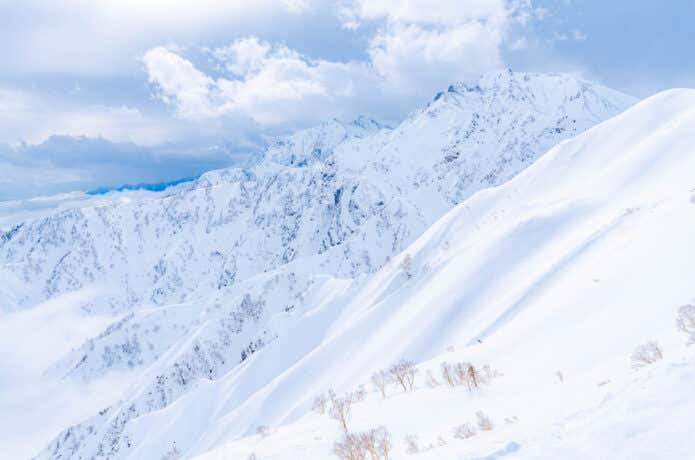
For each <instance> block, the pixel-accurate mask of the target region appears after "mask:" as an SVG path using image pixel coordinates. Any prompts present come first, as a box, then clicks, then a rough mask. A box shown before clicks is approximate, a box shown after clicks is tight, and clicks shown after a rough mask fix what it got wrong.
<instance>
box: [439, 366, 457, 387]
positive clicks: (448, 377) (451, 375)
mask: <svg viewBox="0 0 695 460" xmlns="http://www.w3.org/2000/svg"><path fill="white" fill-rule="evenodd" d="M441 370H442V378H443V379H444V381H445V382H446V383H448V384H449V386H452V387H454V386H456V385H457V381H456V373H455V372H454V368H453V367H452V366H451V364H449V363H447V362H446V361H444V362H443V363H442V365H441Z"/></svg>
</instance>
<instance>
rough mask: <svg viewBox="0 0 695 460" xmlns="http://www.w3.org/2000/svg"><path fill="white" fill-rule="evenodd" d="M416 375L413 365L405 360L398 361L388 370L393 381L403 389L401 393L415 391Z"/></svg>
mask: <svg viewBox="0 0 695 460" xmlns="http://www.w3.org/2000/svg"><path fill="white" fill-rule="evenodd" d="M416 373H417V369H416V368H415V363H413V362H412V361H407V360H405V359H402V360H400V361H399V362H397V363H396V364H394V365H393V366H391V367H390V368H389V374H390V375H391V378H392V379H393V381H394V382H396V383H398V384H399V385H400V386H401V387H403V391H406V392H407V391H412V390H414V389H415V374H416Z"/></svg>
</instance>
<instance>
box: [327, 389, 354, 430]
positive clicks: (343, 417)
mask: <svg viewBox="0 0 695 460" xmlns="http://www.w3.org/2000/svg"><path fill="white" fill-rule="evenodd" d="M353 399H354V397H353V395H352V394H351V393H347V394H346V395H345V396H342V397H337V396H335V393H332V394H331V407H330V409H329V411H328V415H330V416H331V418H334V419H336V420H337V421H338V423H340V427H341V428H342V429H343V432H345V433H347V432H348V425H347V424H348V420H350V415H351V412H352V401H353Z"/></svg>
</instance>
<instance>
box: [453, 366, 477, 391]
mask: <svg viewBox="0 0 695 460" xmlns="http://www.w3.org/2000/svg"><path fill="white" fill-rule="evenodd" d="M455 370H456V377H457V378H458V381H459V382H461V383H465V384H466V385H468V389H469V390H474V389H476V388H478V386H480V380H481V375H480V373H479V372H478V370H477V369H476V368H475V366H473V365H472V364H471V363H457V364H456V368H455Z"/></svg>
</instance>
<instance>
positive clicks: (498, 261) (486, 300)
mask: <svg viewBox="0 0 695 460" xmlns="http://www.w3.org/2000/svg"><path fill="white" fill-rule="evenodd" d="M693 127H695V91H694V90H673V91H668V92H664V93H661V94H658V95H656V96H654V97H652V98H649V99H648V100H645V101H643V102H641V103H640V104H638V105H636V106H635V107H633V108H631V109H629V110H628V111H626V112H625V113H624V114H621V115H619V116H617V117H615V118H614V119H611V120H609V121H607V122H605V123H603V124H601V125H599V126H597V127H596V128H593V129H591V130H589V131H588V132H586V133H584V134H582V135H580V136H578V137H577V138H575V139H573V140H571V141H568V142H565V143H562V144H561V145H559V146H557V147H555V148H554V149H552V150H551V151H550V152H549V153H548V154H546V155H545V156H544V157H543V158H542V159H540V160H539V161H538V162H537V163H536V164H535V165H533V166H532V167H530V168H529V169H528V170H526V171H525V172H523V173H522V174H520V175H519V176H518V177H516V178H514V179H512V180H511V181H510V182H509V183H507V184H505V185H502V186H500V187H497V188H493V189H489V190H485V191H482V192H479V193H478V194H476V195H474V196H473V197H472V198H471V199H469V200H467V201H466V202H464V203H462V204H461V205H459V206H457V207H456V208H455V209H454V210H452V211H451V212H450V213H448V214H447V215H446V216H445V217H444V218H442V219H440V220H439V221H438V222H437V223H436V224H435V225H433V226H432V227H431V228H430V229H429V230H428V231H427V232H425V234H424V235H423V236H422V237H420V238H419V239H418V240H417V241H415V242H414V243H413V244H412V245H411V246H410V247H409V248H408V249H406V251H405V252H404V253H403V254H402V255H401V256H399V258H397V259H394V260H393V262H392V263H391V264H389V265H387V266H386V267H384V268H383V269H382V270H380V271H379V272H378V273H377V274H375V275H374V277H373V278H371V279H370V280H368V281H366V282H365V283H364V285H362V286H361V287H360V288H359V289H358V290H357V292H351V293H349V294H348V295H346V296H345V298H344V304H343V305H340V306H337V307H333V308H336V309H338V310H340V312H341V320H340V321H339V322H336V323H334V324H332V325H331V326H328V327H327V328H326V330H328V331H329V332H328V333H326V335H325V337H324V339H323V340H322V341H321V343H320V345H318V346H316V347H314V348H313V349H311V350H309V351H306V352H304V353H302V356H303V357H302V358H301V359H299V360H298V361H295V362H293V364H292V365H291V367H289V368H288V369H287V370H286V371H285V372H283V373H282V374H278V376H277V377H276V378H275V379H273V380H272V381H271V382H269V383H268V384H267V385H265V386H264V387H262V388H260V389H258V390H257V391H256V392H255V393H254V394H253V395H252V396H251V397H250V398H248V400H246V401H245V402H244V404H243V405H242V406H241V407H239V408H236V409H232V408H231V406H229V405H227V404H225V402H226V401H228V400H229V399H230V398H231V397H233V396H232V395H230V392H231V393H234V392H236V391H237V385H242V382H245V381H257V379H258V378H259V377H260V376H261V375H262V372H263V369H264V368H265V367H266V363H267V362H268V361H274V360H279V359H283V358H285V359H287V356H288V354H289V353H290V352H291V350H292V349H293V347H296V345H294V341H297V340H298V338H299V337H302V336H303V335H304V334H306V333H307V330H306V329H303V328H302V327H298V328H297V329H296V330H295V331H294V333H288V334H285V335H283V337H281V338H280V339H278V341H277V342H275V343H273V344H272V345H270V346H269V347H267V348H266V349H265V350H264V351H263V353H262V355H259V356H257V357H254V358H253V359H252V361H250V362H249V363H248V364H247V365H245V366H244V368H243V369H242V370H241V375H229V376H226V377H224V378H223V379H221V380H220V381H218V382H214V383H213V384H212V385H210V386H206V387H205V388H201V389H200V391H199V392H192V393H190V394H188V395H186V396H185V397H184V398H182V400H181V401H180V403H179V404H177V405H175V406H172V407H170V408H167V409H166V410H164V411H161V412H159V413H155V414H151V415H150V416H148V417H151V419H152V422H151V423H152V424H153V423H155V420H156V421H158V422H159V423H164V421H167V422H168V426H167V428H166V430H164V431H165V433H162V432H159V433H158V434H159V435H160V437H159V439H158V438H157V436H153V435H152V433H147V434H145V436H144V437H143V438H142V439H141V440H142V442H144V444H142V445H141V446H140V447H139V450H136V451H135V455H134V458H144V457H139V455H142V454H141V452H145V451H147V450H148V449H158V448H161V447H163V445H162V439H169V440H172V439H176V440H177V446H178V447H177V449H179V448H180V450H181V453H182V454H184V455H185V456H187V457H188V456H191V455H193V456H194V457H195V458H200V459H201V460H203V459H204V460H215V459H224V458H232V457H233V458H258V459H286V458H302V459H321V458H329V457H330V456H331V455H332V453H333V451H334V448H335V447H339V449H340V448H341V446H342V444H340V443H341V442H343V443H344V442H345V441H347V440H348V439H347V438H345V437H344V435H343V430H342V428H341V424H342V423H341V422H340V421H339V420H335V419H333V418H332V417H330V416H329V415H330V413H329V410H330V405H331V403H327V405H328V408H327V409H326V413H323V414H321V413H320V412H321V411H320V410H318V411H317V412H319V413H311V412H309V407H311V406H312V401H313V398H315V397H316V396H317V395H319V394H320V393H321V392H325V391H327V390H328V389H329V388H330V389H334V390H335V391H336V392H337V399H338V400H340V398H341V397H343V395H345V394H346V393H347V394H350V395H351V398H350V400H351V401H353V404H352V405H351V409H352V410H351V415H350V416H349V417H348V419H347V420H348V421H347V426H348V431H349V432H350V433H354V434H357V435H359V434H363V435H364V434H367V435H368V434H370V433H374V432H372V431H371V430H374V429H377V430H378V429H379V427H384V428H385V430H386V431H387V432H388V435H389V436H388V439H390V441H391V451H390V457H389V458H414V459H415V458H417V459H420V458H422V459H441V458H503V457H506V456H508V457H509V458H515V459H516V458H519V459H536V458H577V459H580V458H597V459H603V458H605V459H609V458H610V459H614V458H625V459H628V458H629V459H654V458H675V459H686V458H690V457H691V456H692V446H691V445H690V443H689V437H690V434H689V431H690V430H689V427H690V426H691V424H692V422H693V421H694V420H695V419H694V418H693V417H694V415H693V414H695V399H693V398H692V381H693V378H694V377H695V350H694V349H693V348H692V347H689V346H688V345H689V344H692V343H693V336H694V335H695V307H693V306H692V304H693V303H695V288H694V287H693V285H692V282H691V279H692V277H691V276H688V273H692V272H693V270H694V269H695V267H694V266H693V260H692V255H693V254H695V240H693V237H692V236H693V235H695V139H694V137H693V134H692V133H693V132H694V130H693ZM404 261H406V262H404ZM326 309H331V307H330V306H329V307H326ZM317 314H319V313H318V312H313V313H312V315H317ZM300 324H301V323H300ZM403 357H407V358H409V359H412V360H415V361H416V362H420V364H419V365H418V366H417V369H418V370H419V372H418V373H417V374H416V379H415V385H414V389H413V390H411V389H410V388H409V387H408V388H402V387H401V388H399V387H398V385H394V384H391V385H390V386H389V389H388V392H387V394H386V397H383V396H382V395H381V394H380V392H379V390H378V387H377V388H375V387H373V386H372V385H371V384H370V376H371V374H372V373H373V372H378V371H379V370H380V369H388V368H389V366H391V365H392V364H393V363H396V362H398V361H399V360H400V359H402V358H403ZM443 362H448V363H456V362H466V363H467V362H473V363H476V364H483V363H491V364H492V369H494V371H499V373H500V374H501V375H496V376H494V377H493V378H490V379H488V380H489V381H488V382H487V383H484V384H481V385H480V386H479V387H477V388H473V389H472V391H471V389H469V388H468V387H467V386H465V385H464V386H461V385H455V386H451V385H449V384H447V383H446V377H445V374H444V373H441V366H442V363H443ZM494 371H492V372H493V373H494ZM435 380H436V382H435ZM360 384H364V385H366V388H367V392H366V394H361V390H360ZM201 400H205V401H208V402H209V405H210V407H211V410H209V411H202V412H200V411H196V412H195V415H196V417H199V418H198V420H206V423H205V424H206V429H205V431H206V433H205V434H204V435H203V437H202V440H198V441H196V442H194V443H192V444H187V443H186V440H187V436H189V434H190V429H191V428H190V424H186V423H185V422H183V421H184V420H185V419H186V416H187V414H192V413H193V412H192V408H193V407H194V405H196V404H198V403H199V402H200V401H201ZM212 401H216V403H214V402H212ZM218 404H219V405H218ZM220 407H222V409H220ZM250 413H263V414H265V415H264V417H262V418H256V419H255V420H256V421H257V423H258V424H259V426H261V429H260V430H258V431H259V432H258V434H253V432H252V431H251V430H249V429H247V428H245V426H246V422H245V420H244V419H245V416H246V415H247V414H250ZM480 413H482V415H480ZM209 417H211V418H214V419H215V422H214V423H213V424H210V423H209V420H210V419H209ZM481 417H482V418H483V423H482V425H480V427H478V426H477V425H478V424H480V423H481ZM485 420H488V421H490V422H491V424H488V423H487V422H485ZM177 421H180V422H177ZM288 422H290V423H288ZM193 425H195V423H194V424H193ZM211 425H212V426H213V428H212V429H211V428H210V426H211ZM482 427H485V429H483V428H482ZM490 427H491V428H492V429H487V428H490ZM244 433H246V436H243V434H244ZM378 433H382V434H378ZM240 435H242V436H240ZM237 436H240V437H239V438H238V439H236V440H234V439H235V438H237ZM374 436H376V439H377V440H379V439H383V438H384V434H383V432H376V434H374ZM379 436H381V437H379ZM224 439H231V440H233V441H231V442H229V441H228V442H227V443H226V444H223V443H224ZM179 440H181V441H179ZM179 442H181V444H178V443H179ZM336 443H338V444H336ZM220 444H223V445H222V446H220ZM216 446H217V447H216ZM170 447H171V446H170ZM210 449H212V450H210ZM196 453H198V454H199V456H196V455H195V454H196ZM252 456H253V457H252ZM411 456H412V457H411ZM333 458H338V457H337V456H334V457H333ZM355 458H359V457H355ZM367 458H370V457H367ZM376 458H379V457H376Z"/></svg>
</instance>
